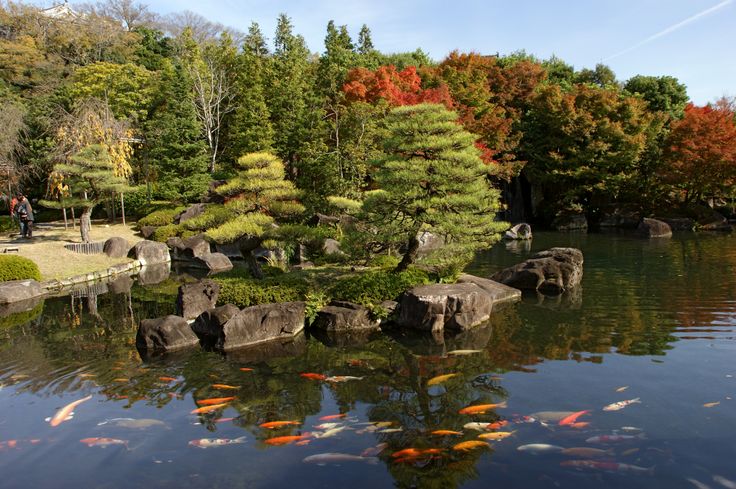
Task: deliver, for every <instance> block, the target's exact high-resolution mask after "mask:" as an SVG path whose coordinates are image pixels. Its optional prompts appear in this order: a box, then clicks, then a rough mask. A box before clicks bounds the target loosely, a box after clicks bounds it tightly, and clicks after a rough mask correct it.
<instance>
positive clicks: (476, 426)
mask: <svg viewBox="0 0 736 489" xmlns="http://www.w3.org/2000/svg"><path fill="white" fill-rule="evenodd" d="M490 425H491V423H477V422H474V423H465V424H464V425H463V428H465V429H466V430H475V431H488V430H490V429H491V428H490Z"/></svg>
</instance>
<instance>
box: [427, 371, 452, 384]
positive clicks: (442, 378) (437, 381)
mask: <svg viewBox="0 0 736 489" xmlns="http://www.w3.org/2000/svg"><path fill="white" fill-rule="evenodd" d="M458 375H459V374H445V375H438V376H437V377H432V378H431V379H429V380H428V381H427V386H432V385H438V384H441V383H442V382H445V381H446V380H450V379H451V378H453V377H457V376H458Z"/></svg>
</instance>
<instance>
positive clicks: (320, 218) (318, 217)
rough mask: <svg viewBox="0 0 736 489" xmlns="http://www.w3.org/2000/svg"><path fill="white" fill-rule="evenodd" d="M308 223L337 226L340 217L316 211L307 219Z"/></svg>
mask: <svg viewBox="0 0 736 489" xmlns="http://www.w3.org/2000/svg"><path fill="white" fill-rule="evenodd" d="M309 224H311V225H313V226H337V225H338V224H340V218H339V217H336V216H328V215H325V214H320V213H319V212H318V213H316V214H315V215H314V216H312V218H311V219H310V220H309Z"/></svg>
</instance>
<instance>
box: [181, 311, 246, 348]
mask: <svg viewBox="0 0 736 489" xmlns="http://www.w3.org/2000/svg"><path fill="white" fill-rule="evenodd" d="M239 312H240V309H239V308H238V306H235V305H233V304H225V305H224V306H220V307H215V308H214V309H209V310H207V311H204V312H202V314H200V315H199V316H198V317H197V319H195V320H194V322H193V323H192V331H194V333H195V334H196V335H197V336H199V338H200V339H201V340H202V341H203V342H205V343H215V342H216V341H217V338H218V337H219V336H220V334H221V333H222V328H223V326H225V323H227V322H228V321H230V319H231V318H232V317H233V316H235V315H236V314H238V313H239Z"/></svg>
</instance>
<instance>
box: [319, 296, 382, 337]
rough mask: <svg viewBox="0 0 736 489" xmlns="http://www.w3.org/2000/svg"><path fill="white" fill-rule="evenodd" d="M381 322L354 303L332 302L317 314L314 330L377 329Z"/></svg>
mask: <svg viewBox="0 0 736 489" xmlns="http://www.w3.org/2000/svg"><path fill="white" fill-rule="evenodd" d="M379 325H380V322H379V321H378V320H376V319H373V318H371V314H370V311H369V310H368V308H366V307H364V306H361V305H359V304H353V303H352V302H343V301H332V302H331V303H330V304H329V305H328V306H325V307H324V308H322V310H321V311H319V312H318V313H317V317H316V319H315V320H314V323H312V327H313V328H317V329H321V330H323V331H359V330H365V329H377V328H378V327H379Z"/></svg>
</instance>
